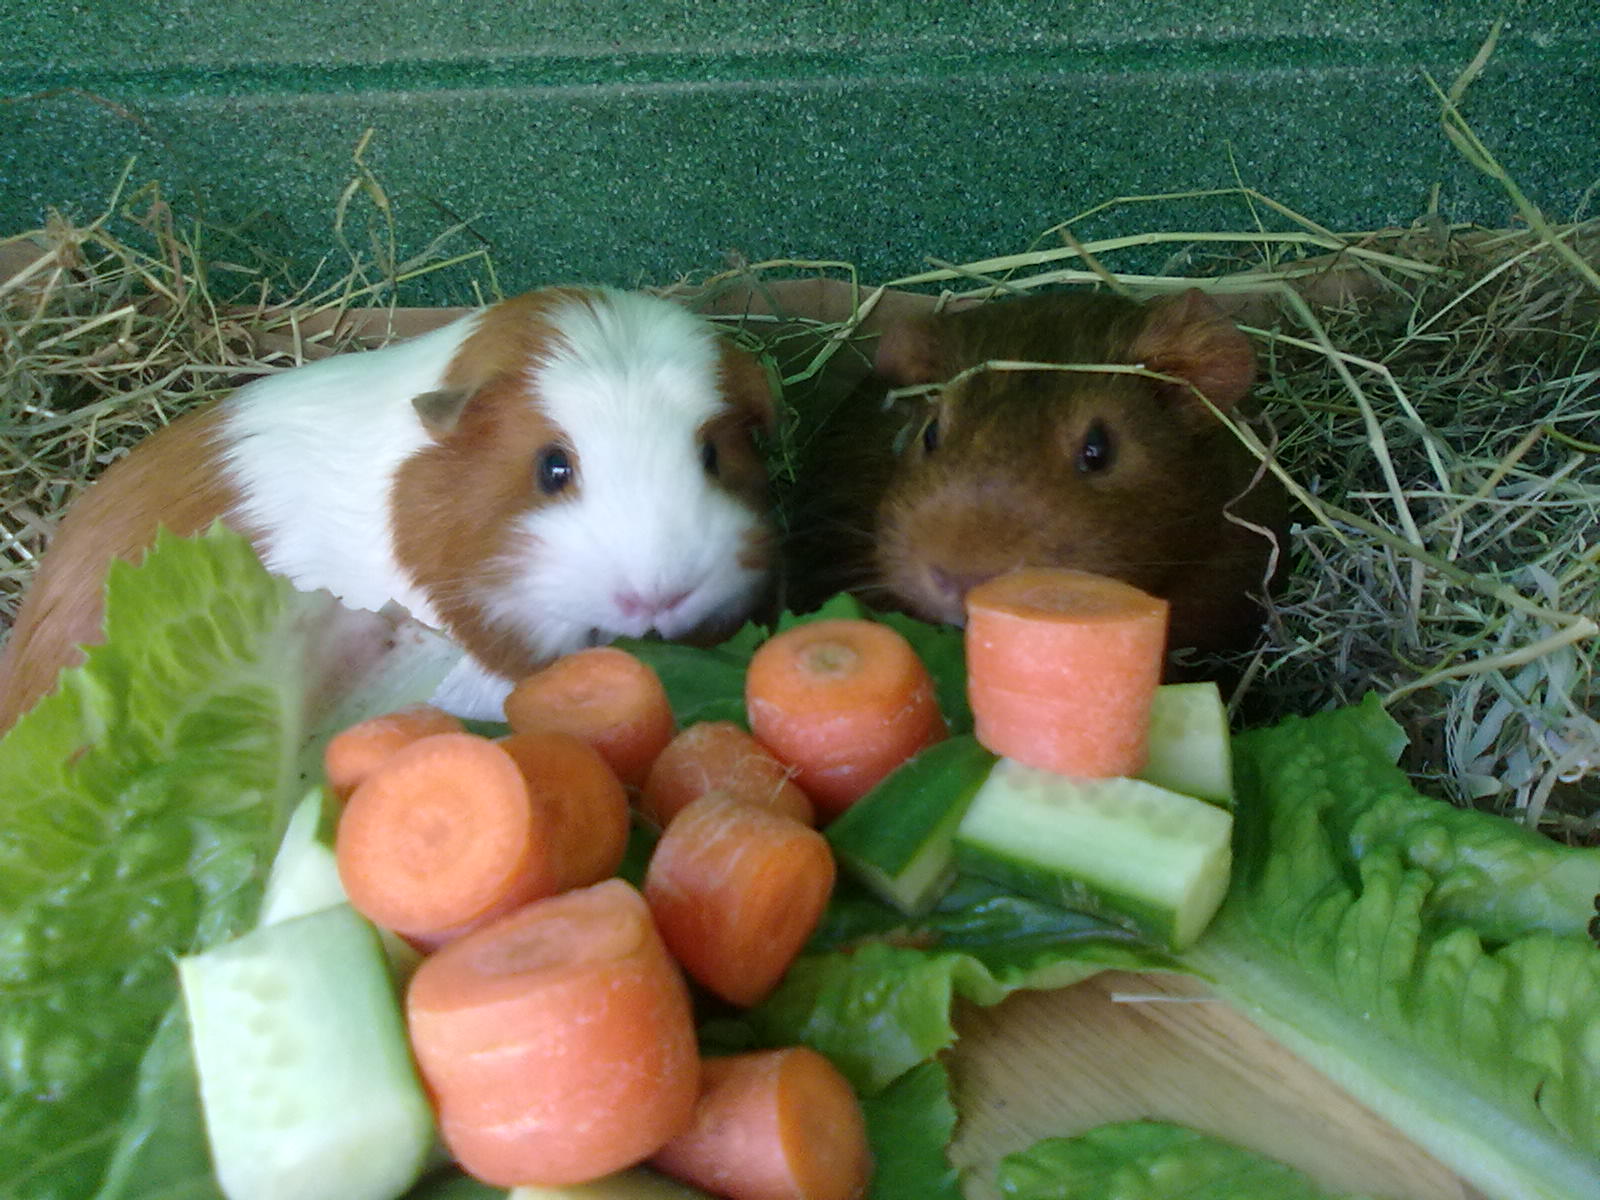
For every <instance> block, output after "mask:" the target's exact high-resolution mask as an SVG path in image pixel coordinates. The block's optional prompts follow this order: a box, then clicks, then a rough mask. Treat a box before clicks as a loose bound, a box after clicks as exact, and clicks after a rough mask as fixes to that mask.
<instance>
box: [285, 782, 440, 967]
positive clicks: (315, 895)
mask: <svg viewBox="0 0 1600 1200" xmlns="http://www.w3.org/2000/svg"><path fill="white" fill-rule="evenodd" d="M329 799H330V798H329V796H328V793H326V792H325V791H323V790H322V789H321V788H318V789H317V790H315V791H313V792H311V793H310V794H309V795H307V796H306V798H305V799H304V800H302V801H300V803H299V804H298V805H296V806H295V810H294V812H293V813H292V814H290V817H289V824H288V826H287V827H286V828H285V829H284V831H283V841H282V842H280V843H279V844H278V853H277V855H276V856H275V857H274V858H273V860H272V870H271V872H270V873H269V874H268V875H267V888H266V894H265V895H264V896H263V897H262V900H261V915H260V917H259V918H258V920H257V922H256V923H257V924H258V925H274V924H276V923H277V922H279V921H288V920H291V919H293V918H295V917H303V916H305V915H306V914H307V913H314V912H320V911H322V910H323V909H325V908H332V907H333V906H334V905H336V904H345V903H348V900H349V897H347V896H346V895H345V892H344V883H343V882H342V881H341V880H340V879H339V860H338V858H337V856H336V855H335V854H334V852H333V847H332V846H330V845H328V843H327V842H326V841H324V840H323V814H324V813H325V812H326V811H327V807H328V803H329ZM378 938H379V940H380V941H381V942H382V943H383V955H384V957H385V958H386V959H388V961H389V974H391V975H392V976H394V980H395V982H396V983H400V984H403V983H405V981H406V980H407V979H409V978H411V973H412V972H413V971H415V970H416V969H417V967H418V965H419V964H421V962H422V953H421V951H419V950H418V949H417V948H416V947H415V946H413V945H412V944H411V943H410V942H408V941H406V940H405V939H404V938H403V937H401V936H400V935H399V934H398V933H395V932H394V931H393V930H389V929H380V930H378Z"/></svg>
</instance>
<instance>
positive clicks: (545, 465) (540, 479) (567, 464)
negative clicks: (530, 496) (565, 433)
mask: <svg viewBox="0 0 1600 1200" xmlns="http://www.w3.org/2000/svg"><path fill="white" fill-rule="evenodd" d="M576 475H577V471H576V470H575V469H574V468H573V465H572V456H571V455H569V454H568V453H567V452H566V450H564V449H563V448H562V447H560V446H554V445H552V446H546V447H545V448H544V449H543V450H541V451H539V456H538V457H537V458H536V459H534V463H533V477H534V479H535V481H536V482H537V483H538V484H539V490H540V491H541V492H543V493H544V494H545V495H546V496H554V495H555V494H556V493H557V492H559V491H560V490H561V489H562V488H564V487H566V486H567V485H568V484H569V483H571V482H572V481H573V479H574V478H575V477H576Z"/></svg>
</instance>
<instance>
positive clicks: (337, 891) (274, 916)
mask: <svg viewBox="0 0 1600 1200" xmlns="http://www.w3.org/2000/svg"><path fill="white" fill-rule="evenodd" d="M323 804H324V797H323V792H322V789H321V788H317V789H315V790H314V791H312V792H310V793H308V794H307V795H306V797H305V799H303V800H301V801H300V803H299V804H297V805H296V806H295V810H294V812H293V813H291V814H290V816H289V824H288V825H287V826H286V827H285V828H284V831H283V841H282V842H280V843H279V844H278V853H277V856H276V857H275V858H274V859H273V860H272V870H271V872H270V873H269V874H268V875H267V890H266V894H265V895H264V896H263V897H262V900H261V918H260V921H259V922H258V924H261V925H275V924H276V923H277V922H279V921H288V920H291V919H293V918H294V917H303V916H305V915H306V914H307V913H314V912H320V911H321V910H322V909H324V908H332V907H333V906H334V905H335V904H344V903H345V902H346V900H347V897H346V896H345V894H344V885H343V884H342V883H340V882H339V866H338V863H337V862H336V861H335V859H334V855H333V847H332V846H330V845H328V843H327V842H325V841H323V840H322V836H321V834H322V814H323V811H324V807H323Z"/></svg>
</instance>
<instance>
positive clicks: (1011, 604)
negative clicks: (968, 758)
mask: <svg viewBox="0 0 1600 1200" xmlns="http://www.w3.org/2000/svg"><path fill="white" fill-rule="evenodd" d="M1167 610H1168V605H1167V602H1166V601H1165V600H1162V599H1159V598H1157V597H1155V596H1151V595H1149V594H1148V593H1146V592H1143V591H1141V590H1139V589H1138V588H1136V587H1133V586H1132V585H1131V584H1127V583H1123V582H1121V581H1120V580H1116V579H1110V578H1107V577H1105V576H1101V575H1093V574H1090V573H1088V572H1085V571H1074V570H1069V569H1067V568H1057V567H1030V568H1026V569H1023V570H1020V571H1015V572H1012V573H1010V574H1007V575H1000V576H997V577H996V578H994V579H991V580H988V581H987V582H985V583H982V584H979V585H978V586H977V587H975V588H973V589H972V590H971V591H970V592H968V593H967V628H966V656H967V697H968V699H969V700H970V702H971V704H972V715H973V720H974V724H975V732H976V734H977V738H978V741H980V742H981V743H983V745H984V746H986V747H987V748H988V749H990V750H992V751H993V752H994V753H996V754H1003V755H1006V756H1008V757H1011V758H1015V759H1018V760H1019V761H1021V762H1024V763H1027V764H1028V765H1029V766H1034V767H1040V768H1043V769H1045V770H1050V771H1056V772H1058V773H1060V774H1063V775H1079V776H1091V777H1092V776H1106V775H1135V774H1137V773H1138V772H1139V770H1140V769H1141V768H1142V767H1143V766H1144V762H1145V754H1146V745H1147V735H1148V730H1149V724H1150V702H1151V698H1152V697H1153V696H1154V695H1155V691H1156V688H1157V687H1158V686H1159V685H1160V683H1161V670H1162V663H1163V660H1164V656H1165V650H1166V640H1167V619H1168V617H1167Z"/></svg>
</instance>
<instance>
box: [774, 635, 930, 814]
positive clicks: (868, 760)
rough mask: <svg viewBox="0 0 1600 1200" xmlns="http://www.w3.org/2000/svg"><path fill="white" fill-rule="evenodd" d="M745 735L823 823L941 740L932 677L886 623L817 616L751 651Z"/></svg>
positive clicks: (903, 640) (907, 644)
mask: <svg viewBox="0 0 1600 1200" xmlns="http://www.w3.org/2000/svg"><path fill="white" fill-rule="evenodd" d="M745 709H746V713H747V715H748V716H749V719H750V731H751V732H752V733H754V734H755V736H756V739H757V740H758V741H760V742H761V743H762V744H763V745H764V746H766V747H767V748H768V749H769V750H771V751H772V752H773V754H775V755H776V756H777V757H778V758H779V759H780V760H781V761H782V762H785V763H787V764H788V765H789V766H791V767H793V768H794V771H795V782H796V783H797V784H799V785H800V790H801V791H803V792H805V794H806V795H807V796H809V797H810V798H811V802H812V803H813V804H814V805H816V807H817V810H818V814H819V817H820V818H821V819H822V820H824V821H825V820H827V819H828V818H830V817H834V816H837V815H838V814H839V813H841V812H843V811H844V810H845V809H846V808H848V807H849V806H850V805H851V804H853V803H854V802H855V801H857V800H859V799H860V798H861V797H862V796H864V795H866V793H867V792H868V791H870V790H871V789H872V786H873V785H874V784H876V783H877V782H878V781H879V780H880V779H882V778H883V777H884V776H885V775H887V774H888V773H889V772H890V771H892V770H894V768H895V767H897V766H899V765H900V764H901V763H902V762H904V761H905V760H906V759H908V758H910V757H911V756H912V755H913V754H915V753H916V752H917V751H919V750H921V749H923V748H924V747H926V746H928V745H930V744H931V743H933V742H935V741H938V740H939V739H940V738H942V737H943V736H944V734H945V727H944V720H943V718H942V717H941V716H940V715H939V706H938V701H937V700H936V699H935V697H934V691H933V680H932V679H931V678H930V677H929V675H928V671H927V668H926V667H924V666H923V664H922V660H921V659H920V658H918V657H917V654H916V651H915V650H913V649H912V648H911V644H910V643H909V642H907V641H906V639H905V638H904V637H902V636H901V635H900V634H899V633H897V632H895V631H894V630H893V629H891V628H889V626H887V625H883V624H880V623H879V622H876V621H865V620H849V619H845V620H824V621H812V622H809V623H807V624H804V625H796V626H793V627H791V628H789V629H786V630H784V631H783V632H782V633H779V634H775V635H774V636H773V637H771V638H769V639H768V640H767V641H765V642H763V643H762V644H761V646H760V647H758V648H757V650H756V652H755V655H754V656H753V657H752V658H751V660H750V668H749V671H748V673H747V674H746V676H745Z"/></svg>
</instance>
